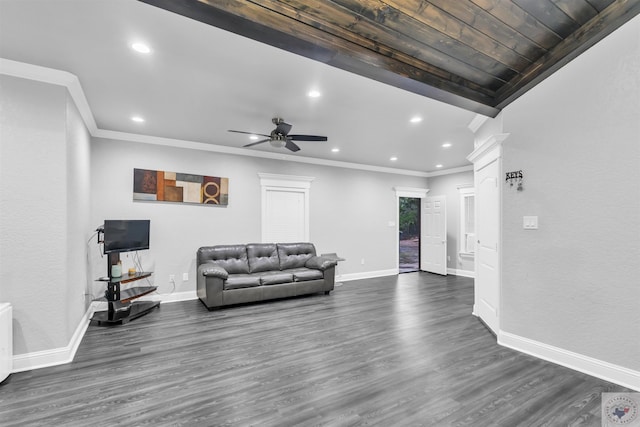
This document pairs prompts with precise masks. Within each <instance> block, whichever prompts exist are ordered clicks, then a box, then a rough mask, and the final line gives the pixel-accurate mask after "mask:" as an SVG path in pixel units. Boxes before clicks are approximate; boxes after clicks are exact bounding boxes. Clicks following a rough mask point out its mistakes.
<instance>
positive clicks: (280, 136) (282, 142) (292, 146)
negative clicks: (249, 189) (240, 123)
mask: <svg viewBox="0 0 640 427" xmlns="http://www.w3.org/2000/svg"><path fill="white" fill-rule="evenodd" d="M271 122H272V123H273V124H274V125H276V128H275V129H274V130H272V131H271V133H270V134H269V135H266V134H263V133H255V132H245V131H242V130H231V129H229V132H234V133H243V134H247V135H260V136H264V137H266V138H265V139H262V140H260V141H255V142H252V143H249V144H246V145H243V147H253V146H254V145H258V144H262V143H263V142H269V144H271V146H272V147H274V148H282V147H284V148H287V149H288V150H291V151H293V152H294V153H295V152H296V151H300V147H299V146H298V144H296V143H295V142H293V141H320V142H322V141H327V140H328V138H327V137H326V136H319V135H289V132H290V131H291V128H292V126H291V125H290V124H289V123H286V122H285V121H284V119H282V118H280V117H274V118H273V119H271Z"/></svg>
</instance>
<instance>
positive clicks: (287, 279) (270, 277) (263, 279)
mask: <svg viewBox="0 0 640 427" xmlns="http://www.w3.org/2000/svg"><path fill="white" fill-rule="evenodd" d="M259 276H260V284H262V285H279V284H281V283H291V282H293V274H291V273H288V272H287V273H285V272H284V271H267V272H264V273H262V274H260V275H259Z"/></svg>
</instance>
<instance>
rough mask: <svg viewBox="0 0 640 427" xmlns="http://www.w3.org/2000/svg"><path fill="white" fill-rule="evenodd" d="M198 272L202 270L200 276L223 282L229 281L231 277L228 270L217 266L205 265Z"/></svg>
mask: <svg viewBox="0 0 640 427" xmlns="http://www.w3.org/2000/svg"><path fill="white" fill-rule="evenodd" d="M198 270H200V274H201V275H203V276H204V277H217V278H219V279H222V280H227V278H228V277H229V273H227V270H225V269H224V268H222V267H219V266H217V265H207V264H203V265H201V266H200V267H199V268H198Z"/></svg>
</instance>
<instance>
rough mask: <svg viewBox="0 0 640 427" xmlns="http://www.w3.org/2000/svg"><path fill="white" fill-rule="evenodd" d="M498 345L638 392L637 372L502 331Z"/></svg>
mask: <svg viewBox="0 0 640 427" xmlns="http://www.w3.org/2000/svg"><path fill="white" fill-rule="evenodd" d="M498 344H500V345H502V346H505V347H509V348H512V349H514V350H517V351H520V352H522V353H526V354H529V355H531V356H534V357H537V358H539V359H543V360H546V361H548V362H552V363H555V364H558V365H562V366H565V367H567V368H570V369H573V370H576V371H578V372H582V373H585V374H587V375H591V376H593V377H597V378H600V379H603V380H605V381H609V382H612V383H615V384H619V385H621V386H623V387H627V388H630V389H632V390H637V391H640V372H638V371H634V370H631V369H628V368H624V367H622V366H618V365H614V364H612V363H609V362H604V361H602V360H598V359H594V358H592V357H588V356H584V355H582V354H579V353H574V352H572V351H569V350H565V349H562V348H558V347H554V346H552V345H549V344H544V343H541V342H538V341H534V340H531V339H528V338H523V337H521V336H518V335H514V334H511V333H509V332H504V331H500V332H499V333H498Z"/></svg>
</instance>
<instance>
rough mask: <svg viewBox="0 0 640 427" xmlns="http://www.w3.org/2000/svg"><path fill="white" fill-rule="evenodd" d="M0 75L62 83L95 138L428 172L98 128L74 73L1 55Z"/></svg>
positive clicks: (424, 174)
mask: <svg viewBox="0 0 640 427" xmlns="http://www.w3.org/2000/svg"><path fill="white" fill-rule="evenodd" d="M0 74H5V75H8V76H13V77H19V78H23V79H29V80H34V81H39V82H43V83H50V84H55V85H59V86H65V87H66V88H67V90H68V91H69V94H70V95H71V98H72V99H73V101H74V102H75V103H76V106H77V107H78V110H79V111H80V115H81V116H82V119H83V120H84V123H85V125H86V126H87V129H88V130H89V133H90V134H91V136H93V137H95V138H106V139H115V140H119V141H134V142H140V143H145V144H156V145H164V146H171V147H179V148H191V149H194V150H203V151H211V152H216V153H225V154H235V155H238V156H248V157H259V158H264V159H276V160H286V161H290V162H298V163H308V164H315V165H321V166H330V167H339V168H346V169H357V170H365V171H371V172H381V173H390V174H397V175H408V176H418V177H423V178H426V177H428V176H429V173H428V172H422V171H414V170H408V169H394V168H389V167H383V166H372V165H363V164H360V163H351V162H341V161H337V160H326V159H315V158H312V157H302V156H297V155H295V156H294V155H290V154H286V153H285V154H278V153H269V152H263V151H251V150H244V149H241V148H236V147H227V146H223V145H214V144H208V143H203V142H195V141H187V140H181V139H172V138H161V137H156V136H150V135H140V134H134V133H127V132H118V131H112V130H105V129H99V128H98V127H97V125H96V122H95V119H94V117H93V113H92V111H91V108H90V107H89V103H88V102H87V99H86V97H85V94H84V91H83V90H82V87H81V85H80V80H79V79H78V77H77V76H75V75H74V74H71V73H68V72H66V71H60V70H56V69H53V68H47V67H40V66H38V65H33V64H27V63H24V62H18V61H13V60H10V59H6V58H0Z"/></svg>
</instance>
